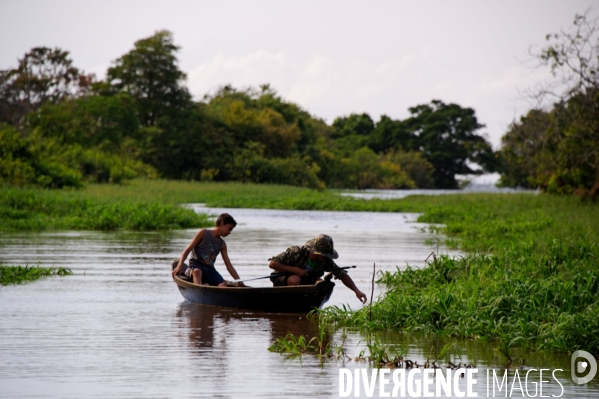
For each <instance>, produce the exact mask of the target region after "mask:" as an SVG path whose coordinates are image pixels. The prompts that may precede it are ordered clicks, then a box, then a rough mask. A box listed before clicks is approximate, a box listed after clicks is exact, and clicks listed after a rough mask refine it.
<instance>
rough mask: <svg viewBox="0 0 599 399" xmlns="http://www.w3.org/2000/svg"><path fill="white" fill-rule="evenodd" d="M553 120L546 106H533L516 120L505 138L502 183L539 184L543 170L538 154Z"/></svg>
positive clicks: (503, 138)
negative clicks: (537, 107)
mask: <svg viewBox="0 0 599 399" xmlns="http://www.w3.org/2000/svg"><path fill="white" fill-rule="evenodd" d="M550 124H551V116H550V114H549V113H547V112H544V111H542V110H535V109H533V110H531V111H529V112H528V114H527V115H526V116H523V117H521V118H520V121H519V122H513V123H512V124H511V125H510V127H509V130H508V131H507V133H506V134H505V135H504V136H503V137H502V138H501V150H500V151H499V156H500V161H501V167H500V171H501V179H500V181H499V185H500V186H502V187H523V188H536V181H535V176H536V175H537V172H538V170H539V159H538V155H539V153H540V152H541V150H542V148H543V138H544V136H545V134H546V132H547V129H549V126H550Z"/></svg>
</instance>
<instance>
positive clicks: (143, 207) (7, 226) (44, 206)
mask: <svg viewBox="0 0 599 399" xmlns="http://www.w3.org/2000/svg"><path fill="white" fill-rule="evenodd" d="M211 224H212V223H211V222H210V221H209V219H208V216H207V215H205V214H197V213H195V212H194V211H193V210H191V209H186V208H183V207H181V206H178V205H175V204H172V203H166V204H165V203H160V202H158V201H152V200H145V201H144V200H142V199H137V200H126V199H124V200H123V199H116V198H110V197H104V198H100V197H92V196H89V195H87V194H85V193H84V192H79V191H68V190H61V191H52V190H40V189H18V188H4V189H2V190H0V231H14V230H49V229H53V230H56V229H75V230H115V229H130V230H164V229H177V228H189V227H200V226H208V225H211Z"/></svg>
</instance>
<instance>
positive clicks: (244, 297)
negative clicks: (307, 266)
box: [173, 274, 335, 313]
mask: <svg viewBox="0 0 599 399" xmlns="http://www.w3.org/2000/svg"><path fill="white" fill-rule="evenodd" d="M331 277H332V275H330V274H329V275H327V276H325V278H324V279H323V280H319V281H318V282H317V283H316V284H314V285H298V286H291V287H264V288H263V287H256V288H255V287H214V286H208V285H198V284H194V283H192V282H190V281H189V279H187V278H186V277H184V276H183V277H182V276H173V280H174V281H175V283H176V284H177V287H178V288H179V291H180V292H181V295H183V298H185V300H187V301H189V302H193V303H199V304H201V305H211V306H225V307H230V308H240V309H250V310H260V311H264V312H278V313H308V312H310V311H311V310H313V309H315V308H316V309H320V308H321V307H322V305H324V304H325V303H326V302H327V301H328V300H329V298H330V297H331V294H332V293H333V288H334V287H335V283H333V282H332V281H331Z"/></svg>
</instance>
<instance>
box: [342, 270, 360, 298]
mask: <svg viewBox="0 0 599 399" xmlns="http://www.w3.org/2000/svg"><path fill="white" fill-rule="evenodd" d="M340 280H341V282H342V283H343V284H345V286H346V287H347V288H349V289H350V290H352V291H353V292H355V293H356V296H357V297H358V299H359V300H360V302H362V303H366V294H364V293H363V292H362V291H360V290H359V289H358V287H356V284H355V283H354V280H352V279H351V277H350V276H349V274H345V275H344V276H342V277H341V278H340Z"/></svg>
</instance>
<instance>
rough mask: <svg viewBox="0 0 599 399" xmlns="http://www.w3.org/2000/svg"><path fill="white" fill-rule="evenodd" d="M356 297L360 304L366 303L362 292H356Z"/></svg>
mask: <svg viewBox="0 0 599 399" xmlns="http://www.w3.org/2000/svg"><path fill="white" fill-rule="evenodd" d="M356 296H357V297H358V299H359V300H360V302H362V303H366V294H364V293H363V292H362V291H360V290H356Z"/></svg>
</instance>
